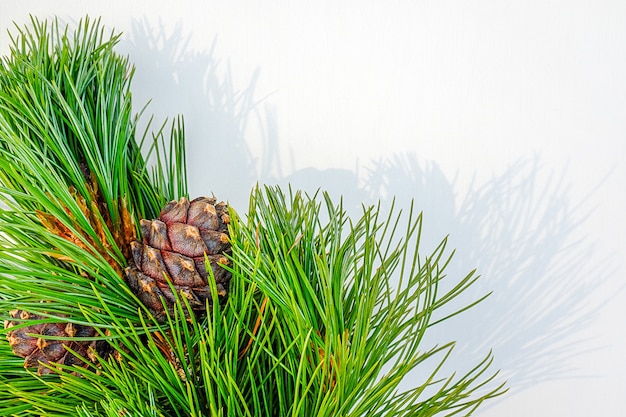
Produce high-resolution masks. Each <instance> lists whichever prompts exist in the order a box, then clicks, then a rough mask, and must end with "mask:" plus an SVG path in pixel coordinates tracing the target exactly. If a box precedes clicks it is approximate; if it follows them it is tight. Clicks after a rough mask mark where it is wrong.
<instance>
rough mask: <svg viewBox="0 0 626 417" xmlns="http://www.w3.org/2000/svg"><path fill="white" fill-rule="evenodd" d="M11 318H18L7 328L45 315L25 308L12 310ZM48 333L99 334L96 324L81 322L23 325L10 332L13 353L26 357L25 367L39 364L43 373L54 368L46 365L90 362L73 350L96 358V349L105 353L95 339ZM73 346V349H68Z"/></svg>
mask: <svg viewBox="0 0 626 417" xmlns="http://www.w3.org/2000/svg"><path fill="white" fill-rule="evenodd" d="M10 315H11V318H13V319H16V320H14V321H13V320H6V321H5V322H4V327H5V329H11V328H13V327H15V326H17V325H18V324H21V323H23V322H24V321H28V320H42V319H43V318H44V317H41V316H38V315H35V314H31V313H28V312H26V311H24V310H13V311H11V312H10ZM37 335H41V336H47V337H71V338H84V337H93V336H96V330H95V329H94V328H93V327H89V326H81V325H76V324H72V323H67V322H66V323H63V322H58V323H39V324H33V325H31V326H24V327H19V328H17V329H14V330H9V331H8V332H7V338H8V339H9V344H10V345H11V348H12V349H13V353H15V354H16V355H17V356H21V357H22V358H24V359H25V361H24V367H25V368H32V367H37V368H38V369H37V372H38V373H39V375H42V374H49V373H51V372H52V370H51V369H50V368H48V367H47V366H45V365H54V364H61V365H67V366H72V365H79V366H83V367H85V366H87V363H86V362H84V361H83V360H82V359H80V358H79V357H78V356H76V355H74V354H73V353H71V352H70V350H71V351H73V352H76V354H77V355H79V356H81V357H82V358H88V359H91V360H93V359H94V355H93V353H94V351H95V352H98V353H102V352H101V351H102V350H103V346H102V345H101V343H103V342H97V341H95V340H80V339H78V340H67V339H64V340H54V339H47V338H44V337H38V336H37ZM68 349H69V350H68Z"/></svg>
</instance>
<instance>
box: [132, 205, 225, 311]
mask: <svg viewBox="0 0 626 417" xmlns="http://www.w3.org/2000/svg"><path fill="white" fill-rule="evenodd" d="M229 222H230V219H229V217H228V212H227V207H226V204H224V203H222V202H221V203H218V204H216V200H215V199H214V198H208V197H199V198H196V199H195V200H193V201H191V202H189V201H188V200H187V199H185V198H181V199H180V201H178V202H176V201H171V202H169V203H168V204H167V205H166V206H165V207H164V208H163V210H162V211H161V214H160V215H159V219H158V220H141V233H142V237H143V243H139V242H133V243H132V254H133V261H134V265H133V264H131V265H130V266H129V267H128V268H126V279H127V281H128V285H129V286H130V287H131V289H132V290H133V291H134V293H135V294H136V295H137V296H138V297H139V299H140V300H141V301H142V302H143V303H144V304H145V305H146V306H147V307H148V308H149V309H150V311H151V312H152V313H153V314H154V315H155V316H156V317H157V318H163V317H164V314H165V309H164V306H163V303H162V302H161V299H163V300H164V302H165V305H166V307H167V309H168V311H169V312H170V313H172V312H173V309H174V304H175V302H176V296H175V294H174V293H173V291H172V289H173V290H174V291H176V293H177V294H179V295H181V294H182V295H183V296H184V297H185V298H186V299H187V301H188V302H189V304H190V306H191V308H192V309H193V310H195V311H199V312H201V311H204V310H205V309H206V305H207V301H208V302H209V304H210V303H211V302H212V299H211V298H212V297H211V287H210V285H209V282H208V279H209V277H210V275H209V274H208V272H207V267H206V263H205V262H206V260H208V263H209V265H210V267H211V269H212V272H213V276H214V278H215V283H216V285H217V293H218V295H219V296H220V297H221V298H223V297H226V294H227V291H228V283H229V281H230V273H229V272H228V271H227V270H226V269H224V268H222V265H226V264H228V260H227V258H226V256H224V255H225V254H226V253H228V252H229V251H230V243H229V238H228V223H229ZM205 258H206V259H205Z"/></svg>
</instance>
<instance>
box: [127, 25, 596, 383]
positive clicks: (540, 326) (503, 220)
mask: <svg viewBox="0 0 626 417" xmlns="http://www.w3.org/2000/svg"><path fill="white" fill-rule="evenodd" d="M170 32H171V33H170ZM214 45H215V43H214ZM123 47H124V48H125V49H126V50H127V52H129V53H131V55H132V61H134V62H136V63H137V66H138V68H137V74H136V80H137V81H136V82H135V90H136V91H138V92H139V94H137V96H138V97H137V99H138V100H139V103H142V101H141V100H143V102H145V101H147V99H148V98H153V99H154V102H155V103H156V104H158V108H157V110H158V113H157V114H156V120H163V119H164V118H165V117H167V116H172V115H175V114H177V113H182V114H183V115H184V116H185V120H186V131H187V137H188V141H189V145H188V152H187V154H188V164H189V168H190V169H189V178H190V189H191V190H192V192H193V193H196V194H203V193H207V190H210V191H211V192H214V193H215V194H216V195H217V196H218V197H220V198H228V199H229V201H230V203H231V205H233V206H234V207H236V208H237V209H238V210H239V211H240V212H245V208H246V206H247V196H248V192H249V190H250V188H251V187H252V186H253V185H254V183H255V182H257V181H258V182H259V183H266V184H268V183H278V184H281V185H285V184H287V183H290V184H291V185H292V186H293V187H294V188H299V189H304V190H305V191H309V192H315V191H316V190H317V189H323V190H327V191H329V192H330V194H331V196H333V197H335V198H337V197H338V196H340V195H341V196H343V199H344V206H345V207H346V208H347V209H348V210H349V211H351V212H353V213H357V210H358V208H359V207H360V205H361V203H366V204H370V203H374V202H375V201H376V200H378V199H380V200H382V201H383V203H384V204H385V205H388V204H390V202H391V200H392V199H393V198H394V197H395V198H396V204H397V205H399V206H400V207H408V205H409V202H410V201H411V200H412V199H414V200H415V202H416V206H417V207H418V209H419V210H423V212H424V216H425V217H424V218H425V229H424V235H425V241H424V242H423V243H424V244H425V245H426V246H427V247H434V245H436V244H437V243H438V242H439V241H440V240H441V239H442V238H443V237H444V236H446V235H450V240H449V247H450V248H456V250H457V251H456V254H455V257H454V261H453V263H452V264H451V265H450V267H449V269H448V275H449V276H450V285H452V284H454V282H455V279H457V278H460V277H462V276H464V275H465V274H466V273H467V272H469V270H471V269H473V268H475V267H476V268H477V269H478V273H479V274H480V275H481V276H482V277H481V279H480V280H479V281H478V282H477V283H476V284H475V285H474V286H473V287H472V289H471V290H470V291H469V292H468V293H467V294H466V298H464V299H463V300H461V301H467V302H471V301H472V300H474V299H477V298H480V297H481V296H482V295H484V294H486V293H488V292H491V291H493V294H492V295H491V296H490V297H489V298H488V299H487V300H486V301H484V302H483V303H482V304H480V305H479V306H477V307H475V308H474V309H472V310H470V311H468V312H467V313H464V314H462V315H461V316H459V317H456V318H454V319H453V320H451V321H447V322H445V323H444V324H442V325H438V326H435V327H433V328H432V331H431V333H430V335H429V338H428V339H427V341H426V343H427V344H428V346H425V348H426V347H429V346H430V345H431V344H437V343H439V344H441V343H445V342H447V341H450V340H457V342H458V344H457V348H456V349H455V353H454V355H453V358H452V360H451V361H449V363H448V364H447V366H446V369H443V373H442V375H446V374H449V373H451V372H454V371H457V370H458V371H464V370H466V369H467V368H468V367H471V366H473V365H474V364H476V363H478V361H479V360H480V359H482V358H483V357H484V356H485V355H486V354H487V353H488V352H489V350H490V349H493V351H494V354H495V362H494V367H493V368H494V370H495V369H498V368H499V369H501V374H500V377H499V378H500V379H501V380H507V381H508V386H509V387H510V388H511V391H512V392H518V391H521V390H523V389H525V388H528V387H530V386H531V385H533V384H537V383H539V382H542V381H550V380H558V379H562V378H568V377H573V376H579V375H578V374H577V370H576V369H573V368H572V359H573V358H574V357H576V356H577V355H579V354H581V353H582V351H581V349H582V346H583V345H582V344H579V343H578V342H579V341H580V340H579V339H580V337H581V336H580V335H582V334H584V332H583V330H584V329H585V328H586V327H587V326H589V325H590V323H591V322H592V320H593V318H594V315H595V314H596V313H597V312H598V309H599V308H600V307H601V306H600V305H599V304H598V303H597V301H596V302H594V301H591V300H593V299H595V300H597V298H594V297H593V293H594V291H596V290H597V288H598V287H597V285H596V284H595V283H594V280H595V278H596V277H599V276H601V275H602V274H605V273H607V272H608V271H606V270H605V269H603V267H602V266H600V267H598V265H589V264H588V260H589V259H590V256H589V254H590V253H591V252H592V251H593V245H592V243H590V242H588V241H587V240H586V239H585V237H584V236H583V237H581V236H580V230H579V229H580V225H581V224H582V222H584V220H585V213H584V212H582V211H581V210H582V209H581V208H580V206H579V205H577V204H576V203H573V202H571V201H570V200H569V195H568V190H567V185H568V184H567V183H566V182H565V180H563V179H562V177H559V178H552V177H550V176H548V173H546V172H545V171H546V170H545V169H543V168H542V167H541V166H540V160H539V158H535V159H532V160H522V161H520V162H518V163H516V164H513V165H512V166H510V167H509V168H508V169H507V170H506V171H505V172H503V173H500V174H497V175H495V176H494V177H493V178H492V179H491V180H489V181H486V182H485V183H483V184H473V185H471V186H469V187H468V189H467V190H464V192H463V195H462V196H459V195H458V194H457V193H458V192H459V190H457V189H456V186H455V181H452V180H450V179H448V177H447V176H446V175H445V173H444V172H442V171H441V169H439V167H438V166H437V165H436V164H435V163H428V164H424V163H420V162H419V160H418V158H417V157H416V156H414V155H410V154H400V155H397V156H395V157H393V158H390V159H386V160H380V161H372V162H368V163H366V165H368V166H369V171H368V172H367V173H366V174H365V175H364V176H363V177H361V176H359V175H358V174H357V173H356V172H354V171H351V170H346V169H326V170H319V169H316V168H314V167H308V168H304V169H299V170H295V171H293V170H292V169H291V168H290V167H287V166H284V164H283V162H282V161H285V158H284V157H285V155H284V154H285V149H284V148H285V146H282V145H280V143H281V142H280V141H279V131H278V126H277V123H276V120H277V114H276V110H275V109H274V108H272V107H270V106H268V105H263V106H262V105H261V104H259V102H258V101H256V100H255V97H254V96H255V86H256V80H257V77H258V71H257V72H255V73H254V74H253V75H252V76H251V77H250V82H249V84H248V85H247V86H245V88H243V89H242V90H238V89H237V88H236V86H234V85H233V83H232V81H231V80H232V77H231V76H230V69H229V68H228V66H226V70H224V69H223V68H224V66H225V65H224V64H223V63H220V62H219V61H218V60H217V59H216V58H215V57H214V54H213V49H211V50H209V51H205V52H197V51H192V50H190V49H189V48H188V37H187V36H186V35H184V34H183V33H182V30H181V27H180V26H176V27H175V28H174V30H173V31H167V30H165V29H164V28H163V27H159V28H153V27H151V26H150V25H149V24H148V22H147V21H145V20H142V21H135V22H134V24H133V30H132V33H131V35H130V39H129V40H128V41H127V43H126V44H125V45H123ZM142 94H143V95H144V96H145V97H142V96H141V95H142ZM152 112H153V110H152V108H149V109H148V113H152ZM250 124H254V125H255V126H254V129H256V132H257V133H258V135H257V136H258V137H260V139H259V141H260V146H258V147H257V148H258V149H260V150H261V151H260V152H258V151H253V150H251V149H252V147H251V146H250V143H249V140H248V139H247V132H248V131H249V130H248V129H249V128H250ZM257 145H258V144H257ZM288 146H289V147H291V148H295V147H296V146H297V144H293V145H288ZM456 306H457V307H460V306H461V305H460V304H459V303H457V304H456ZM585 346H588V344H585ZM407 385H410V381H407Z"/></svg>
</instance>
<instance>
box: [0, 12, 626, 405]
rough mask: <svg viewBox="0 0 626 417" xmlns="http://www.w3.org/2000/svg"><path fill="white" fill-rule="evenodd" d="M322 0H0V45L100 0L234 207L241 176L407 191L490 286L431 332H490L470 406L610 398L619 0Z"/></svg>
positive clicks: (619, 303)
mask: <svg viewBox="0 0 626 417" xmlns="http://www.w3.org/2000/svg"><path fill="white" fill-rule="evenodd" d="M231 3H232V4H231ZM339 3H340V2H332V1H322V2H294V1H292V2H288V1H274V2H268V1H258V2H253V1H242V2H229V3H228V4H227V2H217V1H176V2H173V1H168V0H152V1H146V0H133V1H107V2H103V1H98V2H96V1H77V0H74V1H67V0H64V1H60V0H45V1H44V0H38V1H21V0H19V1H18V0H3V1H2V3H0V30H1V32H0V52H2V53H3V54H5V53H7V51H8V49H7V45H8V37H7V35H6V28H7V27H9V25H10V23H11V21H16V22H18V23H20V24H22V23H24V22H26V21H27V19H28V14H29V13H32V14H34V15H36V16H39V17H51V16H54V15H58V16H59V17H60V18H61V19H63V20H66V21H76V20H78V19H79V18H80V17H81V16H82V15H83V14H85V13H89V14H90V15H91V16H102V18H103V23H105V24H106V25H107V26H109V27H114V28H116V29H118V30H120V31H123V32H124V34H125V35H124V38H123V41H122V43H121V44H120V48H119V49H120V51H122V52H124V53H126V54H129V55H130V57H131V60H132V61H133V62H134V63H135V64H136V66H137V72H136V77H135V98H136V99H137V105H138V106H139V105H141V104H143V103H145V102H146V101H147V100H148V99H152V100H153V102H152V105H151V106H150V108H149V112H153V113H155V114H156V115H157V116H158V117H160V118H164V117H166V116H173V115H175V114H176V113H183V114H184V116H185V119H186V122H187V135H188V139H189V141H190V144H189V162H190V170H191V172H190V176H191V177H192V178H193V179H192V182H191V186H192V191H193V192H194V193H196V194H207V193H211V192H214V193H215V194H216V195H217V196H219V197H220V198H224V199H228V200H230V202H231V204H232V205H233V206H235V207H237V208H238V209H239V211H241V212H245V208H246V198H247V195H248V191H249V188H250V187H251V186H252V185H253V184H254V183H255V182H257V181H259V182H260V183H274V182H280V183H285V182H287V181H291V182H292V183H294V184H295V185H296V186H297V187H303V188H306V189H309V190H314V189H316V188H318V187H322V188H324V189H328V190H330V191H331V192H333V193H334V194H339V193H341V194H344V195H345V196H346V201H347V203H348V204H351V205H356V204H358V202H360V201H372V198H373V197H380V198H383V199H388V198H389V196H390V195H392V194H397V195H399V197H400V200H401V201H407V200H408V199H409V198H416V200H417V202H418V205H419V206H420V207H421V208H423V209H424V211H425V215H426V224H427V229H426V231H427V233H428V234H429V240H431V241H432V242H434V241H436V240H437V239H438V238H440V237H442V236H443V235H445V234H447V233H451V243H452V245H453V246H454V247H456V248H457V249H458V252H457V258H456V259H457V261H456V263H455V264H454V265H453V268H452V271H451V274H453V273H455V272H458V273H461V272H465V271H467V270H469V269H471V268H473V267H478V269H479V272H480V273H481V274H482V275H483V278H482V280H481V281H480V283H479V284H478V285H477V287H476V294H480V293H484V292H486V291H490V290H494V295H493V296H492V297H491V298H490V299H488V301H486V302H485V303H484V304H483V305H481V306H479V307H478V308H477V309H476V310H474V311H473V312H471V313H469V314H467V315H466V317H464V318H461V319H460V320H458V321H457V322H455V323H452V324H450V325H448V326H447V327H446V328H442V329H439V330H437V331H436V332H435V333H434V335H433V337H434V339H436V338H437V337H441V338H442V339H443V340H442V341H447V340H449V339H459V347H460V349H459V355H458V357H457V358H456V359H455V360H456V362H455V364H458V366H460V367H462V366H463V364H464V363H465V364H468V363H470V362H468V361H465V362H463V359H466V358H474V357H476V355H477V354H482V353H485V352H486V351H487V350H488V349H489V348H490V347H492V348H493V350H494V353H495V355H496V362H495V364H496V365H497V366H499V367H500V368H502V371H503V376H504V377H506V378H507V379H508V380H509V386H510V392H509V393H508V394H507V395H506V396H505V397H503V398H501V399H500V400H497V401H495V402H494V403H493V404H491V405H490V406H487V407H485V408H484V409H482V410H481V411H480V412H478V413H477V414H476V415H478V416H481V417H495V416H527V415H533V416H571V417H578V416H580V417H582V416H585V417H586V416H590V415H595V416H619V415H623V413H624V411H623V410H624V408H625V406H626V394H625V393H626V354H625V353H626V326H625V325H624V321H625V320H624V317H626V307H625V306H626V303H625V301H626V300H625V298H626V296H625V294H624V291H621V289H622V288H623V286H624V274H625V272H626V265H625V264H624V260H625V259H626V243H625V242H626V239H625V238H624V236H626V220H625V216H624V213H625V212H626V138H625V134H626V2H623V1H618V0H615V1H608V0H607V1H597V2H591V1H581V0H570V1H556V0H549V1H541V2H540V1H495V0H492V1H487V0H482V1H472V2H464V1H436V2H435V1H408V0H407V1H392V2H382V1H380V2H374V1H364V0H361V1H346V2H341V4H339ZM238 97H239V98H241V99H242V100H240V101H239V102H236V101H234V100H233V99H235V98H238ZM243 99H246V100H249V101H245V100H243ZM214 167H218V168H219V169H218V170H217V172H215V170H214ZM381 180H385V181H384V182H383V183H380V181H381ZM476 352H478V353H476Z"/></svg>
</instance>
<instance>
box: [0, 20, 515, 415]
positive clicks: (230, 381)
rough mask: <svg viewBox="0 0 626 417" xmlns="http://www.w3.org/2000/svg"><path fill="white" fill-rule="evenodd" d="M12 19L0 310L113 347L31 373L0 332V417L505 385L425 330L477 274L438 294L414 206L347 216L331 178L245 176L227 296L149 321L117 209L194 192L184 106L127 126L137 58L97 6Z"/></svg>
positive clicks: (403, 395)
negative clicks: (133, 286)
mask: <svg viewBox="0 0 626 417" xmlns="http://www.w3.org/2000/svg"><path fill="white" fill-rule="evenodd" d="M16 30H17V36H15V37H13V38H12V42H13V43H12V46H11V52H10V55H9V56H8V57H5V59H4V60H3V61H2V63H1V65H0V201H1V203H2V208H0V315H2V319H9V318H10V319H11V321H13V322H14V325H15V327H14V329H16V328H19V326H21V327H25V326H29V325H32V324H33V321H29V322H27V323H21V324H20V320H19V319H18V318H11V317H10V315H9V311H10V310H15V309H18V310H24V311H28V312H30V313H32V314H36V315H38V316H39V318H38V321H37V322H39V323H58V322H60V323H73V324H74V325H81V326H88V327H91V328H94V329H96V335H95V336H91V337H88V338H84V339H83V341H84V342H90V341H98V342H99V343H104V346H106V349H102V350H99V351H98V352H94V351H92V352H91V353H90V355H89V356H90V357H82V361H81V360H79V361H78V362H77V364H76V365H72V366H70V365H64V366H61V365H56V364H50V365H49V366H48V369H49V370H50V371H52V373H51V374H49V375H38V374H37V372H36V369H25V368H24V367H23V363H24V360H23V359H22V358H19V357H17V356H16V355H15V354H13V352H12V350H11V347H10V345H9V343H8V341H7V339H6V337H4V335H5V334H6V333H7V330H6V329H4V330H2V331H0V415H14V416H28V415H38V416H67V415H78V416H82V417H95V416H122V415H128V416H130V415H137V416H155V417H156V416H198V417H199V416H209V415H210V416H277V417H288V416H294V417H295V416H306V417H310V416H319V417H322V416H346V417H347V416H353V417H360V416H381V417H382V416H453V415H470V414H471V413H472V412H473V411H474V410H475V409H476V408H477V407H479V406H480V405H481V404H482V403H483V402H484V401H486V400H489V399H491V398H493V397H495V396H498V395H501V394H502V393H503V392H504V391H505V389H504V386H503V385H500V384H498V383H496V382H495V377H496V374H497V372H494V371H492V370H491V361H492V356H491V353H488V352H486V353H485V357H484V359H483V360H482V361H480V362H479V363H478V364H475V365H473V366H472V365H470V370H469V371H467V372H466V373H464V374H458V375H457V374H453V375H448V374H446V373H445V372H444V371H443V369H444V365H445V364H446V363H447V361H448V359H449V358H450V356H451V355H452V352H453V349H454V342H453V341H442V344H440V345H427V344H426V342H425V335H426V333H427V332H428V331H429V329H431V328H432V327H433V326H436V325H438V324H440V323H441V322H444V321H446V320H449V319H452V318H453V317H454V316H455V315H457V314H468V313H470V314H471V310H470V311H469V312H468V309H470V308H471V307H472V306H473V305H475V304H476V303H478V302H480V301H482V299H484V297H483V298H481V299H480V300H477V301H475V302H472V303H470V304H463V303H461V302H460V301H459V296H460V295H461V294H463V293H464V292H465V291H466V290H467V289H468V288H469V286H471V285H472V284H473V283H474V282H475V280H476V279H478V277H477V275H476V273H475V272H474V271H472V272H470V273H468V274H467V275H466V276H465V277H461V278H460V279H458V281H456V283H455V284H453V285H449V284H446V285H445V287H446V288H450V289H447V290H445V291H444V290H442V289H441V288H443V287H444V286H443V285H440V283H441V282H442V280H444V279H446V280H451V279H453V278H450V277H448V278H446V277H445V271H446V267H447V265H448V264H449V262H450V260H451V257H452V252H450V251H448V249H447V247H446V240H445V239H444V240H443V241H442V242H441V244H440V245H438V246H437V247H436V248H435V249H434V250H433V251H432V252H431V253H429V254H427V255H424V254H423V249H422V248H421V246H420V241H421V234H422V222H423V219H422V216H421V214H418V213H417V211H416V210H415V209H414V208H413V207H410V208H409V209H408V213H406V215H403V214H402V213H401V212H400V211H398V210H396V209H395V208H393V207H392V208H391V209H390V210H388V212H384V210H383V208H382V207H381V206H380V205H379V206H372V207H365V208H364V209H363V211H362V213H361V215H360V216H359V217H358V218H351V217H349V216H348V215H347V214H346V212H345V210H344V209H343V208H342V206H341V203H339V204H336V202H333V201H332V200H331V198H330V197H329V196H328V195H327V194H324V193H318V194H316V195H313V196H307V195H303V194H302V193H300V192H294V191H292V190H291V189H289V190H287V192H285V191H283V190H281V189H280V188H277V187H266V188H257V189H255V190H253V191H252V193H251V196H250V206H249V208H248V214H247V217H246V218H241V217H239V216H238V215H237V213H236V212H235V211H233V210H231V212H230V218H231V224H230V230H229V233H230V240H231V245H232V254H231V255H230V256H229V257H230V266H229V267H228V269H229V270H230V272H231V273H232V280H231V284H230V289H229V295H228V299H227V301H226V302H225V303H223V304H221V305H220V304H218V303H213V304H208V305H207V311H208V313H207V314H206V315H205V316H201V317H198V316H196V315H195V313H194V312H193V310H192V309H191V307H190V306H189V305H188V303H187V301H186V299H185V298H184V297H180V298H179V299H178V301H177V303H176V308H175V309H174V311H173V312H172V313H171V314H170V315H168V316H167V317H166V319H165V320H157V319H156V318H155V317H153V316H152V314H151V313H150V312H149V310H148V309H147V308H146V307H144V306H143V305H142V303H141V302H140V301H139V300H138V298H137V297H136V295H134V294H133V293H132V291H131V290H130V288H129V287H128V286H127V284H126V282H125V280H124V278H123V273H122V270H123V268H124V267H125V266H126V264H127V262H128V261H127V259H126V258H127V256H128V251H129V248H128V242H126V241H125V240H123V239H121V237H124V236H125V234H124V232H128V230H127V229H124V226H125V225H126V226H128V224H126V223H125V222H127V221H129V220H128V219H127V217H128V216H130V222H131V223H130V224H131V226H132V227H131V229H133V228H136V227H137V225H138V224H139V219H141V218H156V216H158V214H159V211H160V209H161V207H162V206H163V205H164V203H165V202H167V201H169V200H172V199H177V198H179V197H181V196H186V195H187V179H186V165H185V140H184V126H183V120H182V118H178V119H176V120H175V121H174V123H172V124H171V128H170V129H169V132H168V128H167V126H166V125H165V124H164V125H162V126H161V127H160V128H159V129H158V130H157V132H156V133H154V134H151V133H148V132H147V131H146V132H145V133H143V135H142V136H141V137H139V135H137V132H136V125H137V120H138V117H139V116H138V115H137V114H136V113H133V110H132V107H131V90H130V86H131V81H132V76H133V72H134V71H133V68H132V66H131V65H130V64H129V62H128V59H127V58H125V57H121V56H120V55H118V54H117V53H116V52H115V45H116V43H117V41H118V40H119V35H116V34H115V33H113V32H111V33H109V32H105V31H104V29H103V28H102V26H101V25H100V22H99V21H92V20H90V19H88V18H85V19H84V20H83V21H81V22H80V23H79V24H78V26H77V28H76V29H74V30H73V31H71V30H70V29H69V28H68V27H61V26H60V25H59V23H58V21H53V22H46V21H39V20H37V19H34V18H33V19H32V21H31V24H30V26H29V27H26V28H20V27H16ZM140 114H141V112H140ZM167 133H168V134H169V137H166V134H167ZM125 216H126V217H125ZM131 234H132V230H131ZM208 270H209V271H211V268H208ZM209 282H210V283H212V284H211V285H212V292H213V297H212V298H213V299H214V300H217V299H218V295H217V288H216V286H215V284H214V282H213V280H211V279H209ZM451 308H452V311H453V312H452V313H450V309H451ZM166 311H168V310H167V309H166ZM44 338H47V339H50V340H53V339H55V338H54V337H52V336H44ZM56 339H57V340H58V339H59V337H56ZM61 339H62V340H67V339H72V338H71V337H64V338H61ZM74 339H76V338H74ZM73 353H74V354H75V355H76V356H80V354H79V353H78V352H73ZM415 375H419V379H418V380H415ZM409 381H410V382H411V383H412V387H411V388H408V389H407V388H405V387H406V386H407V382H409Z"/></svg>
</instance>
